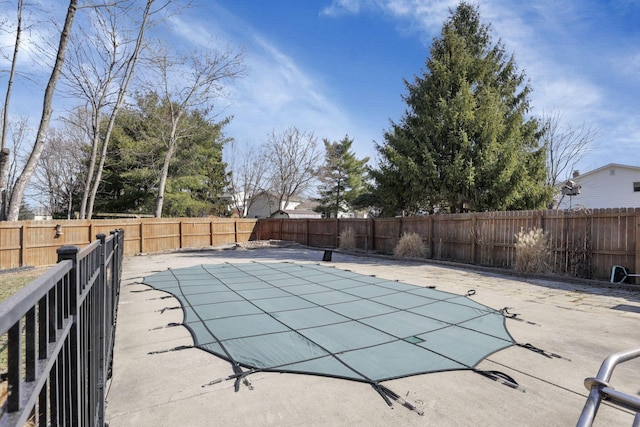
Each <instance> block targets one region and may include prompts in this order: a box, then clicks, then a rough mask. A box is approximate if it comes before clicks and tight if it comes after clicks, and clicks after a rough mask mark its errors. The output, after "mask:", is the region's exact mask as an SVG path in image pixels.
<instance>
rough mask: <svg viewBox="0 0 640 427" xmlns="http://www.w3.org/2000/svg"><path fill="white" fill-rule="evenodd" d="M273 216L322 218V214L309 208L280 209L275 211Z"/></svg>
mask: <svg viewBox="0 0 640 427" xmlns="http://www.w3.org/2000/svg"><path fill="white" fill-rule="evenodd" d="M271 218H292V219H293V218H296V219H297V218H316V219H319V218H322V215H321V214H319V213H318V212H314V211H312V210H309V209H293V210H284V209H280V210H278V211H275V212H274V213H273V214H272V215H271Z"/></svg>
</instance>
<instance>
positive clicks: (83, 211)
mask: <svg viewBox="0 0 640 427" xmlns="http://www.w3.org/2000/svg"><path fill="white" fill-rule="evenodd" d="M92 116H93V117H92V118H91V120H92V122H93V123H92V124H91V125H92V127H93V141H91V157H90V158H89V170H88V171H87V176H86V178H85V180H84V188H83V189H82V202H81V203H80V219H85V218H87V219H91V216H89V217H87V201H88V200H89V194H90V192H91V180H92V179H93V174H94V173H95V169H96V160H97V158H98V145H99V144H100V135H99V132H100V117H99V112H97V111H95V110H94V111H93V113H92Z"/></svg>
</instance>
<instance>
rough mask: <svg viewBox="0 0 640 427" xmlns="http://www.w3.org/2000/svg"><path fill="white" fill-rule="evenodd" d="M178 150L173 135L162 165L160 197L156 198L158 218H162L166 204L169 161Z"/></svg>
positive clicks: (159, 186) (159, 185)
mask: <svg viewBox="0 0 640 427" xmlns="http://www.w3.org/2000/svg"><path fill="white" fill-rule="evenodd" d="M175 151H176V141H175V139H174V138H173V137H172V138H171V142H170V143H169V149H168V150H167V155H166V156H164V164H163V165H162V173H161V175H160V183H159V184H158V197H157V198H156V218H162V207H163V206H164V190H165V188H166V187H167V177H168V176H169V163H171V158H172V157H173V153H175Z"/></svg>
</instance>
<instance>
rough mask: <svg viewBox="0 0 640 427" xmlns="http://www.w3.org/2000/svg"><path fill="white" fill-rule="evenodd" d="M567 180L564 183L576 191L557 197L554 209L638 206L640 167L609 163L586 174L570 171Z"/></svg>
mask: <svg viewBox="0 0 640 427" xmlns="http://www.w3.org/2000/svg"><path fill="white" fill-rule="evenodd" d="M571 181H573V183H569V185H568V186H569V187H573V189H574V191H573V192H574V193H576V192H577V190H578V189H579V194H576V195H574V196H569V195H564V196H561V197H562V199H561V200H560V203H559V205H558V209H570V208H577V207H585V208H589V209H596V208H638V207H640V166H627V165H620V164H616V163H610V164H608V165H606V166H602V167H600V168H598V169H594V170H592V171H589V172H587V173H583V174H579V173H577V172H574V174H573V177H572V178H571ZM565 184H566V183H563V186H564V185H565ZM565 192H567V191H565ZM569 193H570V191H569Z"/></svg>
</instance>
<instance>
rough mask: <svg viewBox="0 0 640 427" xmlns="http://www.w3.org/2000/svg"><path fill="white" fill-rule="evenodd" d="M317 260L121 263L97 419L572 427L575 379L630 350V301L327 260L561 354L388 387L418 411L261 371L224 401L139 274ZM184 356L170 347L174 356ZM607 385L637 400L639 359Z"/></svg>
mask: <svg viewBox="0 0 640 427" xmlns="http://www.w3.org/2000/svg"><path fill="white" fill-rule="evenodd" d="M322 255H323V253H322V252H321V251H318V250H313V249H310V248H306V247H295V246H294V247H266V248H259V249H243V248H217V249H216V248H214V249H208V250H202V251H179V252H173V253H165V254H158V255H140V256H134V257H128V258H126V259H125V261H124V270H123V279H122V290H121V295H120V305H119V311H118V323H117V329H116V341H115V349H114V362H113V377H112V379H111V381H110V382H109V383H108V384H107V408H106V419H107V422H108V423H109V425H110V427H118V426H187V425H188V426H213V425H216V426H264V425H273V426H300V425H316V426H317V425H327V426H328V425H331V426H336V425H349V426H351V425H367V426H371V425H380V426H382V425H403V426H404V425H407V426H410V425H420V426H425V425H428V426H468V425H475V426H502V425H518V426H527V425H528V426H565V425H566V426H570V425H575V424H576V421H577V420H578V417H579V415H580V412H581V411H582V408H583V406H584V404H585V400H586V396H587V390H586V389H585V388H584V385H583V381H584V379H585V378H586V377H590V376H595V375H596V373H597V372H598V368H599V367H600V364H601V363H602V361H603V360H604V359H605V358H606V357H607V356H609V355H610V354H612V353H616V352H619V351H624V350H629V349H632V348H638V347H640V328H639V326H640V292H639V291H631V290H625V289H615V288H609V287H607V286H606V285H607V284H606V283H603V284H602V286H593V285H592V284H589V285H585V284H576V283H569V282H562V281H551V280H543V279H534V278H529V279H523V278H520V277H516V276H510V275H506V274H498V273H496V272H483V271H479V270H472V269H469V268H465V267H464V266H459V267H457V266H449V265H441V264H432V263H420V262H410V261H399V260H393V259H389V258H376V257H366V256H355V255H348V254H344V253H337V252H334V253H333V257H332V261H331V263H330V264H331V265H333V266H335V267H336V268H340V269H348V270H351V271H354V272H357V273H361V274H367V275H376V276H378V277H383V278H387V279H397V280H400V281H402V282H405V283H411V284H415V285H420V286H436V287H437V289H439V290H443V291H448V292H453V293H457V294H465V293H466V292H467V291H468V290H470V289H474V290H475V291H476V294H475V295H474V296H473V297H472V298H473V299H474V300H475V301H478V302H480V303H482V304H485V305H488V306H490V307H493V308H496V309H501V308H503V307H509V308H510V310H509V311H510V312H512V313H518V319H521V320H520V321H518V320H513V319H507V327H508V329H509V332H510V333H511V335H512V336H513V337H514V339H515V340H516V341H517V342H518V343H531V344H533V345H535V346H536V347H539V348H541V349H544V350H546V351H548V352H553V353H557V354H558V355H561V356H562V358H548V357H545V356H543V355H541V354H537V353H535V352H532V351H529V350H527V349H524V348H520V347H517V346H514V347H511V348H508V349H506V350H503V351H500V352H498V353H495V354H493V355H491V356H489V357H488V358H486V359H485V360H484V361H483V362H481V363H480V365H479V366H478V369H483V370H497V371H502V372H504V373H506V374H508V375H510V376H511V377H513V378H514V379H515V380H516V381H517V382H518V383H519V385H520V390H516V389H513V388H510V387H507V386H505V385H502V384H500V383H498V382H495V381H491V380H490V379H487V378H485V377H483V376H481V375H477V374H475V373H473V372H471V371H456V372H444V373H436V374H427V375H418V376H413V377H408V378H403V379H398V380H393V381H388V382H385V383H384V385H385V386H387V387H388V388H390V389H391V390H393V391H395V392H396V393H397V394H399V395H400V396H401V397H402V398H404V399H406V400H407V401H409V402H411V403H412V404H414V405H415V406H416V407H417V408H418V409H420V410H422V411H424V416H420V415H418V414H417V413H416V412H413V411H410V410H408V409H407V408H405V407H402V406H400V405H399V404H397V403H396V404H394V405H393V407H389V406H387V405H386V404H385V402H384V401H383V400H382V398H381V397H380V396H379V395H378V394H377V393H376V392H375V391H374V390H373V388H372V387H370V386H369V385H367V384H362V383H357V382H351V381H346V380H340V379H333V378H324V377H316V376H308V375H293V374H280V373H266V372H260V373H255V374H252V375H250V376H249V377H248V380H249V383H247V384H243V385H241V387H240V390H239V391H238V392H234V389H233V385H234V384H233V381H222V382H220V383H217V384H214V385H207V384H208V383H209V382H211V381H213V380H216V379H219V378H225V377H227V376H229V375H231V374H232V373H233V372H232V370H231V365H230V364H229V363H228V362H226V361H224V360H221V359H219V358H217V357H215V356H213V355H211V354H209V353H206V352H204V351H202V350H199V349H196V348H191V347H189V346H191V345H192V344H193V341H192V339H191V335H190V334H189V332H188V331H187V330H186V328H184V327H182V326H174V327H167V325H168V324H170V323H174V322H175V323H180V322H181V321H182V310H181V309H174V307H176V306H178V302H177V300H176V299H175V298H173V297H167V294H165V293H163V292H159V291H155V290H151V289H150V288H149V287H148V286H146V285H142V284H141V283H140V282H141V281H142V279H143V277H145V276H147V275H150V274H153V273H155V272H158V271H163V270H166V269H167V268H181V267H187V266H192V265H198V264H214V263H224V262H234V263H238V262H251V261H252V260H260V261H263V262H270V261H285V260H286V261H291V262H299V263H309V262H312V263H320V262H322V261H321V260H322ZM181 346H186V347H187V348H183V349H179V350H174V351H166V352H165V350H170V349H175V348H176V347H179V348H181ZM611 385H612V386H613V387H615V388H616V389H617V390H619V391H623V392H626V393H638V392H640V360H638V359H636V360H634V361H631V362H628V363H626V364H622V365H620V366H619V367H618V368H617V369H616V370H615V372H614V375H613V378H612V380H611ZM633 420H634V414H632V413H631V412H628V411H623V410H620V409H616V408H613V407H611V406H608V405H606V404H603V405H601V407H600V410H599V411H598V415H597V417H596V422H595V423H594V425H600V426H612V425H616V426H618V425H629V426H630V425H632V423H633Z"/></svg>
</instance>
